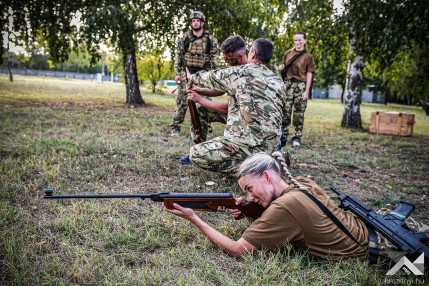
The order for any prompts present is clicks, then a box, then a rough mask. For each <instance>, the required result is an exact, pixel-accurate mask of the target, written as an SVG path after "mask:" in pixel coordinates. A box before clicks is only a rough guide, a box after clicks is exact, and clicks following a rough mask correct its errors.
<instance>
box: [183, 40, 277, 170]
mask: <svg viewBox="0 0 429 286" xmlns="http://www.w3.org/2000/svg"><path fill="white" fill-rule="evenodd" d="M272 53H273V44H272V43H271V42H270V41H268V40H265V39H258V40H256V41H254V42H253V44H252V47H251V49H250V51H249V54H248V57H247V59H248V61H249V64H246V65H241V66H235V67H230V68H227V69H223V70H213V71H208V72H199V73H196V74H194V75H192V76H191V77H190V81H191V82H192V83H193V84H194V85H197V86H200V87H206V88H211V89H216V90H219V91H223V92H225V93H227V94H228V95H229V96H230V99H229V101H228V104H222V103H216V102H212V101H209V100H206V99H205V98H203V97H201V96H200V95H199V94H198V93H197V92H195V91H192V90H191V95H190V98H191V99H192V100H194V101H196V102H198V103H199V104H201V105H202V106H205V107H207V108H211V109H215V110H218V111H222V112H227V113H228V117H227V123H226V127H225V130H224V136H223V137H216V138H214V139H212V140H209V141H206V142H204V143H201V144H197V145H194V146H192V147H191V150H190V156H191V160H192V162H193V163H195V164H196V165H198V166H199V167H201V168H203V169H207V170H210V171H216V172H224V173H231V172H234V171H235V170H236V168H237V166H238V165H239V163H240V162H241V161H243V160H244V159H245V158H246V157H247V156H249V155H250V154H252V153H256V152H261V151H262V152H272V151H274V149H275V147H276V145H277V144H278V143H279V140H280V135H281V133H282V126H283V124H284V122H283V120H284V116H283V114H285V108H286V102H285V98H286V96H285V92H286V90H285V86H284V84H283V82H282V80H281V78H280V77H279V76H277V75H276V74H275V73H273V72H272V71H271V70H270V69H269V68H268V67H267V66H266V64H268V62H269V61H270V59H271V57H272ZM243 54H244V55H245V47H244V46H243V47H242V48H240V49H238V50H236V51H235V52H232V53H226V54H225V58H226V59H227V58H228V59H229V60H231V61H232V59H237V60H238V61H240V63H245V56H243Z"/></svg>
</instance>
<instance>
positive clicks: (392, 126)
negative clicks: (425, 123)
mask: <svg viewBox="0 0 429 286" xmlns="http://www.w3.org/2000/svg"><path fill="white" fill-rule="evenodd" d="M414 122H415V120H414V114H412V113H405V112H382V111H377V112H373V113H371V124H370V125H369V132H371V133H376V134H386V135H398V136H412V135H413V127H414Z"/></svg>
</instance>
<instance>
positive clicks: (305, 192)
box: [299, 188, 362, 246]
mask: <svg viewBox="0 0 429 286" xmlns="http://www.w3.org/2000/svg"><path fill="white" fill-rule="evenodd" d="M299 190H300V191H301V192H303V193H304V194H305V195H307V197H309V198H310V199H311V200H312V201H313V202H314V203H315V204H316V205H317V206H318V207H319V208H320V210H321V211H322V212H324V213H325V214H326V215H327V216H328V217H329V218H330V219H331V220H332V222H333V223H335V224H336V225H337V226H338V228H339V229H341V230H342V231H343V232H344V233H345V234H347V236H348V237H350V238H351V239H352V240H353V241H354V242H356V243H357V244H358V245H359V246H362V244H361V243H360V242H358V241H357V239H356V238H355V237H354V236H353V234H351V232H350V231H349V230H348V229H347V228H346V227H345V226H344V224H343V223H342V222H341V221H340V220H339V219H338V218H337V217H336V216H335V215H334V214H333V213H332V212H331V211H330V210H329V209H328V208H327V207H326V206H325V205H324V204H323V203H322V202H321V201H320V200H319V199H317V198H316V197H315V196H313V195H312V194H310V193H309V192H307V191H306V190H303V189H301V188H300V189H299Z"/></svg>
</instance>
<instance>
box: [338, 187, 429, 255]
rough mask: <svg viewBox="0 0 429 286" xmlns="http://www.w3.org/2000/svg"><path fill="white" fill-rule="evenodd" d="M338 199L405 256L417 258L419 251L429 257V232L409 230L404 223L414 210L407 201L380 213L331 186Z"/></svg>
mask: <svg viewBox="0 0 429 286" xmlns="http://www.w3.org/2000/svg"><path fill="white" fill-rule="evenodd" d="M331 191H332V192H334V193H335V194H336V195H337V196H338V199H339V200H340V202H341V203H340V207H341V208H342V209H344V210H350V211H351V212H352V213H354V214H355V215H356V216H358V217H359V218H360V219H361V220H362V221H363V222H364V223H365V224H366V225H367V227H368V228H372V229H373V230H375V231H376V232H378V233H380V234H381V235H383V236H384V237H385V238H386V239H388V240H389V241H390V242H391V243H392V244H393V245H395V246H396V247H397V248H398V249H399V250H401V251H404V252H406V253H407V256H410V257H414V258H417V257H418V256H419V255H421V253H424V256H425V257H426V258H427V259H428V258H429V246H428V245H427V243H429V233H424V232H417V233H414V232H412V231H410V230H409V229H408V228H407V227H406V225H405V219H406V218H407V217H408V216H409V215H410V214H411V213H412V211H413V210H414V205H412V204H410V203H407V202H399V203H398V204H397V205H396V206H395V208H394V209H393V210H392V211H390V212H389V213H387V214H384V215H381V214H378V213H376V212H375V211H374V210H372V209H371V208H369V207H368V206H366V205H365V204H364V203H363V202H361V201H360V200H358V199H356V198H353V197H351V196H349V195H346V194H344V193H342V192H340V191H338V190H336V189H335V188H331Z"/></svg>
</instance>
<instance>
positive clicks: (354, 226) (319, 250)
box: [169, 152, 368, 258]
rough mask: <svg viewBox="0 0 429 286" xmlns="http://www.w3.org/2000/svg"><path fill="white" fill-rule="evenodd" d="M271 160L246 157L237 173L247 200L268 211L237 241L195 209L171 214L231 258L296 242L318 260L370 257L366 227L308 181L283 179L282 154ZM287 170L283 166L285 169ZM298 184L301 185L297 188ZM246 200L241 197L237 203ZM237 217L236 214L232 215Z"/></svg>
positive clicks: (176, 208)
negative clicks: (208, 222) (197, 231)
mask: <svg viewBox="0 0 429 286" xmlns="http://www.w3.org/2000/svg"><path fill="white" fill-rule="evenodd" d="M273 155H275V156H276V157H277V160H276V159H274V158H273V157H271V156H269V155H267V154H264V153H257V154H254V155H252V156H251V157H249V158H247V159H246V160H245V161H244V162H243V163H242V164H241V165H240V168H239V170H238V173H237V174H238V177H239V180H238V183H239V185H240V187H241V189H242V190H243V191H245V192H246V193H247V197H248V199H250V200H252V201H254V202H256V203H258V204H260V205H262V206H263V207H264V208H266V210H265V211H264V212H263V214H262V215H261V216H260V217H259V218H258V219H256V220H255V221H254V222H253V223H252V224H251V225H250V226H249V227H248V228H247V229H246V230H245V231H244V233H243V235H242V236H241V238H240V239H239V240H237V241H234V240H232V239H231V238H229V237H227V236H225V235H223V234H221V233H220V232H218V231H217V230H216V229H214V228H213V227H211V226H210V225H208V224H207V223H206V222H204V221H203V220H202V219H201V218H200V217H199V216H198V215H197V214H196V213H195V212H194V211H193V210H192V209H188V208H183V207H181V206H179V205H177V204H174V205H173V206H174V208H173V209H171V210H169V211H170V212H172V213H174V214H176V215H178V216H181V217H183V218H186V219H188V220H189V221H190V222H192V223H193V224H194V225H195V226H196V227H197V228H198V229H199V230H200V231H201V232H202V233H203V234H204V235H206V236H207V237H208V239H210V240H211V241H212V242H213V243H214V244H216V245H217V246H219V247H220V248H221V249H223V250H224V251H225V252H227V253H228V254H230V255H233V256H241V255H243V254H244V253H246V252H249V251H254V250H259V249H274V248H279V247H282V246H284V245H285V244H288V243H290V244H292V245H294V246H296V247H305V248H307V249H308V250H309V252H310V253H312V254H314V255H316V256H320V257H333V258H335V257H363V256H365V255H366V254H367V247H368V230H367V228H366V226H365V224H364V223H363V222H362V221H361V220H359V219H358V218H357V217H355V216H354V215H353V214H351V213H349V212H345V211H343V210H342V209H340V208H338V207H337V206H336V205H335V204H334V203H333V201H332V200H331V199H330V198H329V197H328V195H327V194H326V193H325V192H324V191H323V190H322V189H321V188H320V187H319V186H317V185H316V184H315V182H314V181H312V180H310V179H308V178H303V177H301V178H297V180H294V179H292V180H293V182H294V183H293V184H287V183H286V182H285V181H284V180H283V179H282V176H281V173H282V170H285V172H288V171H287V168H286V164H285V163H284V159H283V157H282V155H281V154H280V153H279V152H275V153H274V154H273ZM279 162H280V163H281V165H282V166H283V168H282V167H281V165H280V164H279ZM298 186H299V187H298ZM299 188H305V189H306V190H307V191H308V192H309V193H311V194H312V195H313V196H314V197H316V198H317V199H319V200H320V201H321V202H322V203H323V204H324V205H325V206H326V207H327V208H328V209H329V210H330V211H331V212H332V213H333V214H334V215H335V216H336V217H337V218H338V220H339V221H340V222H341V223H342V224H343V225H344V226H345V227H346V228H347V229H348V230H349V232H350V233H351V234H352V235H353V237H354V239H355V240H356V241H357V242H358V243H356V241H354V240H353V239H352V238H350V237H349V236H348V235H346V234H345V233H344V232H343V231H342V230H341V229H340V228H339V227H338V226H337V225H336V224H335V223H334V222H333V221H332V220H331V219H330V218H329V217H328V216H327V215H326V214H325V213H324V212H323V211H322V210H320V208H319V207H318V206H317V205H316V204H315V203H314V202H313V201H312V200H311V199H310V198H308V197H307V196H306V195H305V194H304V193H303V192H302V191H299ZM242 201H243V200H242V199H237V204H240V203H241V202H242ZM231 213H232V214H233V216H234V217H236V218H238V217H239V216H240V215H241V213H240V211H238V210H233V211H232V212H231Z"/></svg>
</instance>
